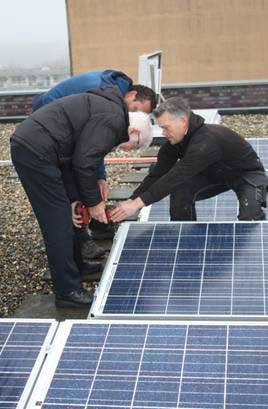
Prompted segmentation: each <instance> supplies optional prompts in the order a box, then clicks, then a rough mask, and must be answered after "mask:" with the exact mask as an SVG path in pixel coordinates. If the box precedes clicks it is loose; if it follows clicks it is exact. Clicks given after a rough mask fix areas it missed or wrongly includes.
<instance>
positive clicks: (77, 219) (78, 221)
mask: <svg viewBox="0 0 268 409" xmlns="http://www.w3.org/2000/svg"><path fill="white" fill-rule="evenodd" d="M77 203H80V202H73V203H72V204H71V207H72V220H73V225H74V226H75V227H77V228H78V229H81V227H82V224H83V220H82V216H81V215H80V214H76V213H75V207H76V205H77Z"/></svg>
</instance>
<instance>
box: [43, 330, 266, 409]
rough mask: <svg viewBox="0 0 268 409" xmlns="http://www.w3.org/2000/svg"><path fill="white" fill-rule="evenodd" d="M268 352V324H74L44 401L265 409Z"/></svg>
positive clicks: (92, 407)
mask: <svg viewBox="0 0 268 409" xmlns="http://www.w3.org/2000/svg"><path fill="white" fill-rule="evenodd" d="M267 352H268V328H267V326H257V325H256V326H255V325H253V326H249V325H227V324H219V325H218V324H216V325H196V324H190V325H186V324H183V325H180V324H174V325H169V324H161V325H157V324H136V325H131V324H90V325H89V324H81V325H80V324H73V325H72V329H71V334H70V337H69V339H68V340H67V343H66V345H65V347H64V350H63V352H62V354H61V355H59V363H58V365H57V368H56V370H55V373H54V376H53V379H52V382H51V383H50V386H49V389H48V392H47V393H46V394H45V396H44V398H43V399H44V403H43V404H42V408H43V409H52V408H53V409H55V408H62V407H66V408H67V407H68V408H69V409H71V408H83V409H100V408H102V409H104V408H106V409H107V408H110V409H112V408H126V409H131V408H135V409H141V408H150V409H167V408H171V409H180V408H185V409H186V408H188V409H189V408H190V409H193V408H196V409H242V408H243V409H245V408H247V407H248V408H253V407H254V409H263V408H264V407H266V406H267V405H268V392H267V391H268V367H267V365H266V362H267ZM85 362H86V364H85ZM76 364H77V368H80V369H79V371H78V370H75V367H74V365H76ZM41 403H42V402H41Z"/></svg>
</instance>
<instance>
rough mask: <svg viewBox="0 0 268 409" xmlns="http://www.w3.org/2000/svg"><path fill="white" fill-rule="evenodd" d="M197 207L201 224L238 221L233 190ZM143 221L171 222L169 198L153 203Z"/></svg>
mask: <svg viewBox="0 0 268 409" xmlns="http://www.w3.org/2000/svg"><path fill="white" fill-rule="evenodd" d="M195 207H196V214H197V221H199V222H217V221H218V222H219V221H225V222H228V221H236V220H237V216H238V214H239V202H238V200H237V197H236V195H235V193H234V192H233V191H231V190H229V191H227V192H224V193H221V194H220V195H217V196H214V197H211V198H210V199H206V200H201V201H199V202H196V205H195ZM145 209H146V208H145ZM263 210H264V212H265V214H266V217H267V213H268V211H267V209H265V208H263ZM142 220H143V221H147V220H148V221H150V222H157V221H169V220H170V215H169V196H167V197H165V198H164V199H162V200H160V201H159V202H156V203H153V204H152V205H151V206H150V208H149V211H148V209H146V214H145V212H144V216H142Z"/></svg>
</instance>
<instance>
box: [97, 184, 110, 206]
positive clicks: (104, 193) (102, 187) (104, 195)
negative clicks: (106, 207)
mask: <svg viewBox="0 0 268 409" xmlns="http://www.w3.org/2000/svg"><path fill="white" fill-rule="evenodd" d="M98 185H99V189H100V193H101V198H102V200H103V201H104V202H107V200H108V194H109V187H108V183H107V182H106V180H105V179H99V180H98Z"/></svg>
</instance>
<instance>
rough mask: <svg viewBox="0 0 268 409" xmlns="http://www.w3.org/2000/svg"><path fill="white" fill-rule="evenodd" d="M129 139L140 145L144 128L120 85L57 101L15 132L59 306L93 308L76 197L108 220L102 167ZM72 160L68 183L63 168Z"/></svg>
mask: <svg viewBox="0 0 268 409" xmlns="http://www.w3.org/2000/svg"><path fill="white" fill-rule="evenodd" d="M133 115H135V114H133ZM143 115H145V114H143ZM145 116H146V115H145ZM147 120H148V121H149V118H147ZM129 140H130V142H129V143H130V144H131V143H132V144H133V146H137V144H139V130H138V129H136V128H135V127H134V126H132V127H129V114H128V106H127V104H126V103H125V101H124V99H123V97H122V96H121V94H120V93H119V91H118V90H117V89H116V88H115V87H107V88H105V90H99V91H97V90H96V91H92V92H89V93H85V94H77V95H72V96H69V97H65V98H62V99H59V100H57V101H55V102H52V103H51V104H48V105H46V106H44V107H43V108H40V109H39V110H38V111H36V112H34V113H33V114H32V115H30V116H29V117H28V118H27V119H26V120H25V121H24V122H22V124H21V125H19V127H18V128H17V129H16V131H15V133H14V134H13V135H12V137H11V156H12V161H13V164H14V166H15V169H16V171H17V173H18V175H19V178H20V180H21V183H22V185H23V187H24V189H25V191H26V193H27V196H28V198H29V200H30V203H31V205H32V208H33V210H34V213H35V215H36V217H37V220H38V222H39V225H40V228H41V231H42V234H43V237H44V242H45V245H46V251H47V257H48V263H49V267H50V271H51V276H52V282H53V286H54V291H55V293H56V298H55V301H56V306H58V307H89V306H90V304H91V301H92V296H91V295H90V294H89V293H88V292H87V291H85V290H84V289H83V288H82V286H81V281H80V275H79V270H78V267H77V263H76V261H75V259H74V252H73V250H74V242H73V223H72V211H71V206H70V202H74V201H75V200H79V201H82V202H83V203H84V204H85V205H86V206H87V207H88V208H89V210H90V214H91V216H92V217H93V218H95V219H97V220H98V221H99V222H102V223H107V219H106V215H105V202H104V201H103V200H102V197H101V192H100V189H99V186H98V184H97V168H98V166H99V164H100V163H101V161H102V160H103V158H104V156H105V155H106V154H107V153H109V152H110V151H111V150H112V149H113V148H114V147H116V146H117V145H119V144H122V143H126V142H128V141H129ZM68 162H71V164H72V166H69V167H68V166H67V167H66V168H67V169H69V170H70V169H71V171H69V174H68V183H65V184H64V181H63V175H62V173H61V169H62V164H64V163H68Z"/></svg>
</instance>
